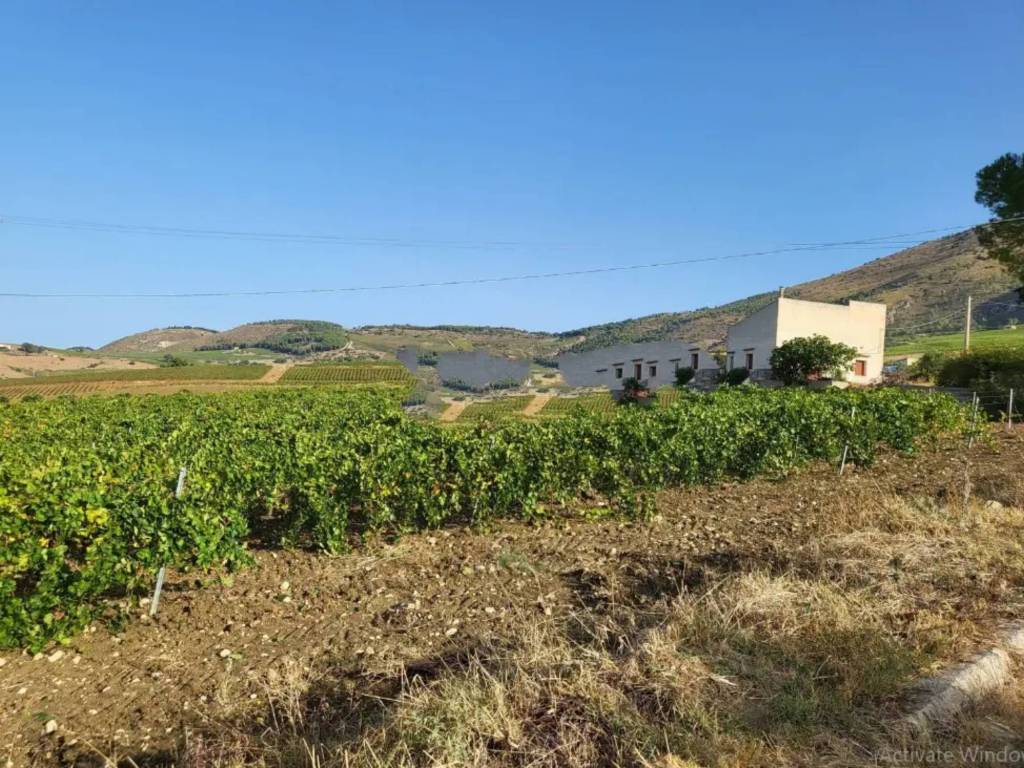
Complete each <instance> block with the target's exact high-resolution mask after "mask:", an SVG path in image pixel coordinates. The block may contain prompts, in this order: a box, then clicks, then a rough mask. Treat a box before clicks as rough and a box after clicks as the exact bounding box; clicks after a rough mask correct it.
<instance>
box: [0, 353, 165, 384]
mask: <svg viewBox="0 0 1024 768" xmlns="http://www.w3.org/2000/svg"><path fill="white" fill-rule="evenodd" d="M10 347H11V351H8V350H6V349H4V348H0V381H2V380H3V379H21V378H25V377H27V376H32V375H34V374H35V373H37V372H40V371H48V372H58V371H60V372H67V371H79V370H86V369H88V370H100V371H102V370H112V369H121V368H128V367H129V366H130V365H134V367H136V368H155V367H156V366H154V365H152V364H150V363H141V362H136V363H134V364H132V363H130V361H128V360H122V359H120V358H113V357H83V356H79V355H61V354H58V353H56V352H40V353H38V354H26V353H24V352H17V351H14V349H15V348H16V347H17V345H16V344H12V345H10Z"/></svg>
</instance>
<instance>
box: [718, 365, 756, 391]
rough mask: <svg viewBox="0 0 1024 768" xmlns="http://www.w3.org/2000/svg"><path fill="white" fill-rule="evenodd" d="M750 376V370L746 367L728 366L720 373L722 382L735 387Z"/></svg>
mask: <svg viewBox="0 0 1024 768" xmlns="http://www.w3.org/2000/svg"><path fill="white" fill-rule="evenodd" d="M749 378H750V371H748V370H747V369H746V368H730V369H729V370H728V371H726V372H725V373H723V374H722V379H721V380H722V383H723V384H725V385H726V386H729V387H735V386H738V385H740V384H742V383H743V382H745V381H746V380H747V379H749Z"/></svg>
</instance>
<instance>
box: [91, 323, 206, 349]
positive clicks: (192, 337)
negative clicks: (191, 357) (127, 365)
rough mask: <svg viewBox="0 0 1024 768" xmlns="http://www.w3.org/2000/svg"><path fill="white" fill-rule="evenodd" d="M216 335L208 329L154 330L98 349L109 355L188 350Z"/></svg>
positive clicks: (135, 334)
mask: <svg viewBox="0 0 1024 768" xmlns="http://www.w3.org/2000/svg"><path fill="white" fill-rule="evenodd" d="M216 335H217V332H216V331H211V330H210V329H209V328H154V329H153V330H151V331H143V332H142V333H133V334H132V335H131V336H125V337H123V338H120V339H117V340H116V341H112V342H110V343H109V344H107V345H106V346H103V347H100V351H101V352H106V353H110V352H162V351H164V350H168V351H169V350H172V349H177V350H189V349H192V348H193V347H195V346H196V345H197V344H202V343H203V342H204V341H205V340H207V339H209V338H210V337H212V336H216Z"/></svg>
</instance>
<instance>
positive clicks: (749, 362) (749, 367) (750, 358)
mask: <svg viewBox="0 0 1024 768" xmlns="http://www.w3.org/2000/svg"><path fill="white" fill-rule="evenodd" d="M745 357H746V364H747V366H746V367H747V370H748V371H752V370H754V353H753V352H747V354H746V355H745Z"/></svg>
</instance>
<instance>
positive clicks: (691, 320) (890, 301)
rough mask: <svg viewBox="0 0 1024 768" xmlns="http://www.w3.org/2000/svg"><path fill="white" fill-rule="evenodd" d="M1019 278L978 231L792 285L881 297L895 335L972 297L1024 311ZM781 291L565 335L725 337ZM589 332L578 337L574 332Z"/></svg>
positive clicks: (993, 313)
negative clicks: (995, 257) (997, 258)
mask: <svg viewBox="0 0 1024 768" xmlns="http://www.w3.org/2000/svg"><path fill="white" fill-rule="evenodd" d="M1015 287H1016V283H1015V281H1014V280H1013V279H1012V278H1010V277H1009V276H1008V275H1007V274H1006V272H1005V271H1004V270H1003V269H1002V267H1000V265H999V264H998V263H997V262H995V261H993V260H991V259H989V258H987V256H986V254H985V251H984V249H983V248H981V246H980V245H979V244H978V240H977V237H976V236H975V235H974V233H973V232H971V231H968V232H961V233H959V234H956V235H950V236H949V237H943V238H940V239H938V240H932V241H930V242H927V243H923V244H921V245H917V246H914V247H913V248H908V249H906V250H903V251H900V252H898V253H894V254H891V255H889V256H883V257H881V258H878V259H875V260H874V261H869V262H868V263H867V264H862V265H861V266H859V267H854V268H853V269H849V270H846V271H844V272H838V273H836V274H834V275H829V276H828V277H823V278H820V279H817V280H812V281H810V282H807V283H801V284H799V285H795V286H791V287H787V288H786V295H787V296H789V297H791V298H795V299H807V300H811V301H827V302H841V301H844V300H847V299H854V300H857V301H877V302H882V303H884V304H886V305H888V307H889V335H890V337H892V338H900V337H905V336H906V335H908V334H911V333H939V332H942V331H952V330H956V329H957V328H959V327H962V325H963V311H964V306H965V304H966V302H967V296H968V295H972V296H973V297H974V306H975V308H976V311H975V313H974V320H975V323H976V325H977V327H981V328H998V327H1001V326H1002V325H1004V324H1005V323H1006V322H1007V321H1008V320H1009V319H1011V318H1018V319H1021V318H1024V307H1020V306H1019V307H1017V308H1011V307H1004V306H999V304H1001V303H1016V301H1017V296H1016V293H1015V292H1014V288H1015ZM774 297H775V292H774V291H772V292H768V293H762V294H757V295H754V296H750V297H748V298H746V299H741V300H739V301H735V302H731V303H729V304H723V305H721V306H718V307H710V308H703V309H698V310H693V311H690V312H669V313H662V314H658V315H648V316H646V317H640V318H635V319H630V320H622V321H619V322H616V323H604V324H601V325H594V326H589V327H586V328H578V329H576V330H573V331H569V332H567V333H565V334H562V336H563V337H564V338H565V340H566V341H567V342H568V345H569V346H571V347H572V349H573V350H580V351H582V350H585V349H593V348H596V347H602V346H606V345H608V344H617V343H623V342H633V341H660V340H664V339H686V340H688V341H696V342H700V343H714V342H719V341H721V340H722V339H723V338H724V337H725V332H726V330H727V329H728V327H729V325H730V324H732V323H734V322H736V321H738V320H742V319H743V318H744V317H747V316H748V315H750V314H751V313H753V312H756V311H757V310H758V309H760V308H761V307H763V306H765V305H766V304H768V303H769V302H771V300H772V299H773V298H774ZM580 337H582V341H577V342H575V343H573V342H572V341H571V339H578V338H580Z"/></svg>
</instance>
